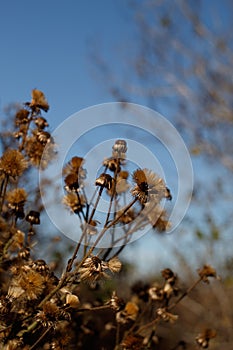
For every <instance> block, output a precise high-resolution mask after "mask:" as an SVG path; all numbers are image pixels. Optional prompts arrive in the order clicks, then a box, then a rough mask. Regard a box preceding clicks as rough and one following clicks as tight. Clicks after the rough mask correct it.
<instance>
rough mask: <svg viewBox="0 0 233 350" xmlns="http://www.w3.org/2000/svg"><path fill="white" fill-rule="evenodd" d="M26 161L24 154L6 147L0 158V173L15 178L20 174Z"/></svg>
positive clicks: (25, 167) (25, 165)
mask: <svg viewBox="0 0 233 350" xmlns="http://www.w3.org/2000/svg"><path fill="white" fill-rule="evenodd" d="M27 167H28V163H27V161H26V159H25V158H24V156H23V155H22V154H21V153H20V152H19V151H18V150H15V149H8V150H6V151H5V152H4V153H3V156H2V157H1V159H0V173H3V174H5V175H8V176H11V177H13V178H16V177H17V176H21V175H22V173H23V172H24V170H25V169H27Z"/></svg>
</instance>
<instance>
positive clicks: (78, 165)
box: [63, 157, 86, 179]
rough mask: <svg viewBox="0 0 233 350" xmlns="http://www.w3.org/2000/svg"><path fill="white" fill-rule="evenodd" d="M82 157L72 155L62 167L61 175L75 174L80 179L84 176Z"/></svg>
mask: <svg viewBox="0 0 233 350" xmlns="http://www.w3.org/2000/svg"><path fill="white" fill-rule="evenodd" d="M83 164H84V159H83V158H81V157H73V158H71V160H70V161H69V162H68V164H67V165H66V166H65V167H64V168H63V175H69V174H76V175H79V177H80V178H81V179H85V178H86V170H85V169H84V168H83Z"/></svg>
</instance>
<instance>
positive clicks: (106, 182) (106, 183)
mask: <svg viewBox="0 0 233 350" xmlns="http://www.w3.org/2000/svg"><path fill="white" fill-rule="evenodd" d="M112 184H113V178H112V177H111V176H110V175H109V174H105V173H103V174H101V175H100V176H99V177H98V178H97V179H96V180H95V185H96V186H100V187H104V188H107V189H108V190H110V189H111V187H112Z"/></svg>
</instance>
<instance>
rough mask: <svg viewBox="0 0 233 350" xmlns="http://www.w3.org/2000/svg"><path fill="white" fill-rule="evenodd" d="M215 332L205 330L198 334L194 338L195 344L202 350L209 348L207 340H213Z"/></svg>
mask: <svg viewBox="0 0 233 350" xmlns="http://www.w3.org/2000/svg"><path fill="white" fill-rule="evenodd" d="M216 335H217V332H216V331H215V330H213V329H206V330H205V331H204V332H203V333H201V334H198V336H197V337H196V342H197V344H198V345H199V346H201V347H202V348H203V349H207V348H208V346H209V340H210V339H212V338H215V337H216Z"/></svg>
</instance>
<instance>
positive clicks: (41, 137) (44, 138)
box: [36, 131, 53, 145]
mask: <svg viewBox="0 0 233 350" xmlns="http://www.w3.org/2000/svg"><path fill="white" fill-rule="evenodd" d="M36 137H37V140H38V141H39V142H40V143H42V145H46V144H47V143H48V142H51V141H53V140H52V138H51V135H50V133H49V132H47V131H39V132H37V134H36Z"/></svg>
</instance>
